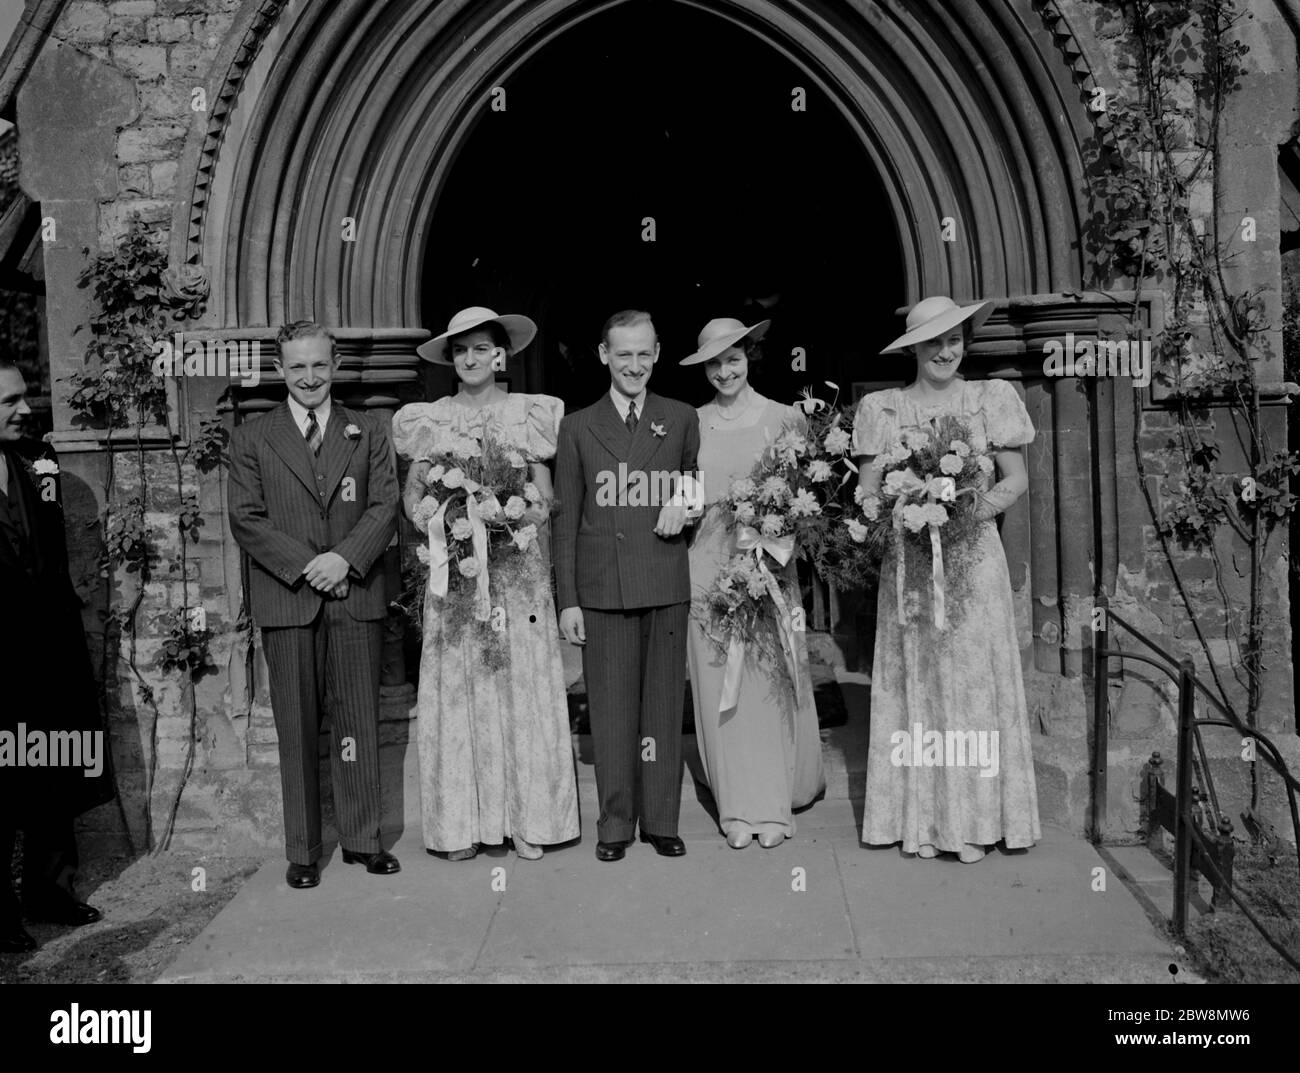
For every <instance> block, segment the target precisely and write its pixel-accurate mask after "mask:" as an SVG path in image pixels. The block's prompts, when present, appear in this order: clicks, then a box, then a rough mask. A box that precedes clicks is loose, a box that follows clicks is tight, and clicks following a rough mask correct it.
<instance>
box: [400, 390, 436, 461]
mask: <svg viewBox="0 0 1300 1073" xmlns="http://www.w3.org/2000/svg"><path fill="white" fill-rule="evenodd" d="M436 434H437V424H436V422H435V421H434V419H433V412H432V407H431V406H430V404H429V403H427V402H413V403H410V404H409V405H407V406H403V407H402V408H401V409H400V410H398V411H397V413H395V414H394V415H393V447H394V449H395V450H396V451H397V453H398V454H399V455H401V456H402V457H403V458H409V459H410V460H411V461H413V462H414V461H418V460H419V459H422V458H431V457H432V456H433V455H434V454H435V453H436V452H435V451H434V447H433V444H434V439H435V436H436Z"/></svg>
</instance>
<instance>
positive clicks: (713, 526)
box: [681, 318, 826, 849]
mask: <svg viewBox="0 0 1300 1073" xmlns="http://www.w3.org/2000/svg"><path fill="white" fill-rule="evenodd" d="M766 327H767V322H766V321H763V322H761V323H760V324H757V325H754V327H752V328H746V327H745V325H743V324H742V323H741V322H740V321H737V320H731V319H729V318H721V319H719V320H712V321H710V322H709V323H708V324H706V325H705V327H704V330H703V331H702V332H701V333H700V337H699V348H698V350H697V351H696V352H695V353H694V354H692V355H691V356H690V357H688V358H686V359H684V360H683V361H682V362H681V364H682V365H694V364H703V365H704V366H705V373H706V374H707V375H708V378H709V382H710V383H711V384H712V385H713V387H714V390H715V391H716V393H717V394H716V396H715V398H714V401H713V402H711V403H708V404H707V405H705V406H702V407H701V408H700V410H699V415H700V453H699V465H700V471H701V474H702V479H703V484H704V496H705V500H706V502H707V503H708V506H707V509H706V511H705V514H704V517H703V518H702V519H701V520H700V522H699V524H698V525H697V526H696V531H695V535H694V537H693V538H692V541H691V548H690V566H691V592H692V594H693V595H694V596H695V597H697V598H698V597H699V596H700V595H701V594H702V593H704V592H705V591H707V590H708V589H709V587H710V586H711V585H712V584H713V580H714V578H715V577H716V576H717V573H718V571H719V570H720V569H721V568H722V567H723V566H725V565H726V563H727V562H728V560H730V558H731V556H732V554H733V552H734V550H735V549H734V535H733V534H732V533H731V532H730V531H729V530H728V528H727V523H728V521H729V518H728V516H727V512H726V509H725V507H724V506H723V505H722V504H721V503H720V502H719V500H721V499H722V497H724V496H725V495H726V493H727V490H728V488H729V487H730V486H731V482H732V481H733V480H735V479H736V478H738V477H744V476H746V475H748V473H749V472H750V470H751V469H752V468H753V465H754V460H755V459H756V458H757V457H758V456H759V454H760V453H761V452H762V450H763V448H764V446H765V445H766V444H767V443H769V442H771V440H774V439H775V438H776V436H777V435H778V434H779V433H780V431H781V429H782V428H783V427H784V426H785V425H786V424H787V423H799V422H800V421H801V417H802V415H800V414H799V412H798V411H797V410H796V408H795V407H793V406H784V405H782V404H780V403H777V402H773V401H772V400H771V399H767V398H764V397H763V396H762V395H760V394H759V393H758V392H757V391H755V390H754V389H753V387H751V386H750V385H749V382H748V381H749V362H750V356H751V355H752V354H754V349H753V344H754V343H756V342H757V341H758V338H761V336H762V334H763V332H764V331H765V330H766ZM780 580H781V582H782V586H783V587H788V588H789V589H790V591H792V592H793V593H795V594H797V593H798V591H799V587H798V580H797V578H796V576H795V571H794V563H793V561H791V563H790V564H789V565H788V566H787V568H786V569H785V570H784V571H783V572H782V576H781V579H780ZM795 598H796V599H797V596H796V597H795ZM696 605H697V606H696V608H695V610H694V611H693V613H692V615H691V619H690V624H689V626H688V632H687V638H686V640H687V645H686V652H687V661H688V666H689V668H690V675H691V695H692V698H693V700H694V704H695V733H696V742H697V744H698V746H699V750H700V758H701V760H703V762H704V771H705V776H706V778H707V779H708V783H709V788H710V790H711V791H712V792H713V798H714V801H715V803H716V804H717V806H718V818H719V822H720V826H721V827H722V833H723V834H724V835H725V836H726V838H727V844H728V845H730V846H731V847H732V848H733V849H743V848H744V847H745V846H748V845H749V844H750V843H751V842H752V841H753V840H754V838H755V837H757V838H758V841H759V844H760V845H761V846H763V847H764V848H772V847H775V846H779V845H780V844H781V843H782V842H783V841H784V840H785V839H786V838H789V837H790V836H792V835H793V834H794V833H795V819H794V815H793V811H792V810H793V809H796V808H800V807H802V806H804V805H807V804H809V803H810V802H812V801H813V800H814V799H815V798H816V797H817V795H818V794H820V793H821V792H822V790H824V789H825V785H826V783H825V779H824V777H823V774H822V752H821V736H820V733H819V731H818V729H817V709H816V707H815V706H814V705H813V698H812V680H811V675H810V672H809V668H808V651H807V648H806V646H805V643H804V636H803V634H802V633H797V634H795V640H796V651H797V655H798V659H799V674H800V677H801V679H802V687H803V688H802V692H801V696H800V700H799V702H798V703H796V701H795V697H794V693H793V690H792V688H791V685H790V682H789V681H788V674H787V671H786V669H785V663H784V661H783V660H777V661H775V662H771V661H764V660H761V659H760V658H759V656H758V653H757V651H756V650H755V649H754V647H753V646H752V645H751V646H750V648H749V651H748V652H747V654H746V661H745V666H744V669H743V671H742V672H741V679H740V697H739V700H738V701H737V703H736V706H735V707H734V708H731V709H729V710H728V711H725V712H719V710H718V707H719V704H720V702H721V699H722V683H723V676H724V672H725V669H726V655H725V653H723V652H720V651H719V648H718V646H717V645H716V644H715V643H714V641H713V640H711V639H710V637H709V636H708V633H707V631H706V628H705V623H704V622H703V621H702V620H701V618H700V611H699V607H698V601H696Z"/></svg>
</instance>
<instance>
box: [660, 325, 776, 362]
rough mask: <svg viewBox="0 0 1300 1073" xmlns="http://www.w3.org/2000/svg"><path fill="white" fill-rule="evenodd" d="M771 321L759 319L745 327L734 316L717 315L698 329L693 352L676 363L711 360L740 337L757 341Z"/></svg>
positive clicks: (740, 338)
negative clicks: (698, 332)
mask: <svg viewBox="0 0 1300 1073" xmlns="http://www.w3.org/2000/svg"><path fill="white" fill-rule="evenodd" d="M771 323H772V322H771V321H770V320H760V321H759V322H758V323H757V324H755V325H753V327H750V328H746V327H745V325H743V324H742V323H741V322H740V321H738V320H736V318H735V317H718V318H716V319H715V320H711V321H709V323H708V324H706V325H705V326H704V327H703V328H701V329H700V334H699V338H698V339H696V340H695V345H696V347H697V349H696V351H695V353H694V354H692V355H691V356H690V357H688V358H682V360H681V361H679V362H678V363H677V364H678V365H699V364H700V363H701V362H705V361H712V360H713V359H714V358H716V357H717V356H718V355H719V354H721V353H722V352H723V351H724V350H726V349H728V348H729V347H733V346H735V345H736V344H737V343H739V342H740V341H741V340H742V339H753V340H754V342H758V340H760V339H762V338H763V336H764V335H766V334H767V329H768V327H769V326H770V325H771Z"/></svg>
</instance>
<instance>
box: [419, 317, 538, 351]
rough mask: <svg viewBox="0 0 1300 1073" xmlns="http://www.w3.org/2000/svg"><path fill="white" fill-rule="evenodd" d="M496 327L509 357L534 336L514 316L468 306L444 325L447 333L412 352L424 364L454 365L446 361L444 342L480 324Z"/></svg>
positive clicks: (523, 320)
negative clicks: (506, 339)
mask: <svg viewBox="0 0 1300 1073" xmlns="http://www.w3.org/2000/svg"><path fill="white" fill-rule="evenodd" d="M492 323H496V324H500V325H501V327H502V328H504V329H505V332H506V335H507V336H508V337H509V339H510V353H511V354H518V353H519V351H521V350H523V349H524V347H526V346H527V345H528V344H529V343H531V342H532V341H533V337H534V336H535V335H536V334H537V325H536V324H534V323H533V322H532V321H531V320H529V319H528V318H527V317H525V316H521V315H519V314H518V313H503V314H501V315H500V316H498V315H497V314H496V313H494V312H492V310H490V309H488V308H487V307H486V306H470V307H469V308H468V309H462V310H461V311H460V312H459V313H457V314H456V315H455V316H454V317H452V318H451V320H450V321H449V322H448V323H447V330H446V331H445V332H443V333H442V334H441V335H439V336H436V337H435V338H433V339H430V340H429V341H428V342H427V343H421V344H420V345H419V346H418V347H416V348H415V352H416V353H417V354H419V355H420V357H422V358H423V359H424V360H425V361H432V362H437V364H439V365H454V364H455V362H453V361H452V360H451V359H450V358H448V357H447V342H448V340H449V339H451V337H452V336H453V335H460V334H461V333H462V332H468V331H473V329H475V328H480V327H482V326H483V325H484V324H492Z"/></svg>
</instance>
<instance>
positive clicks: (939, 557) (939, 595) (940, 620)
mask: <svg viewBox="0 0 1300 1073" xmlns="http://www.w3.org/2000/svg"><path fill="white" fill-rule="evenodd" d="M945 479H946V480H948V481H949V484H950V485H951V483H952V482H951V479H948V478H945ZM937 487H939V486H938V485H936V484H935V482H934V481H933V480H932V481H927V482H926V499H927V501H928V502H930V503H944V504H947V505H950V504H952V503H953V502H955V498H956V497H955V496H950V497H948V498H945V497H944V496H943V495H942V494H941V493H940V492H937V491H936V488H937ZM969 491H970V489H965V488H964V489H962V491H961V492H957V493H956V495H962V494H964V493H966V492H969ZM906 505H907V504H906V503H904V502H903V499H902V497H899V500H898V502H897V503H895V504H894V529H895V530H897V531H898V534H899V554H898V568H897V569H896V570H895V571H894V579H895V585H894V589H895V593H896V596H897V600H898V621H899V622H900V623H904V624H905V623H906V622H907V617H906V613H905V605H904V601H903V590H904V588H905V587H906V586H905V582H904V578H903V574H904V567H903V563H904V561H905V560H906V558H907V556H906V555H905V554H904V553H903V507H904V506H906ZM949 509H951V506H949ZM927 528H928V529H929V531H930V585H931V588H932V589H933V590H934V628H935V629H937V630H941V629H943V628H944V622H945V621H946V620H945V615H944V595H943V594H944V575H943V545H942V544H941V543H940V542H939V527H938V526H937V525H936V524H935V523H934V522H930V523H929V524H928V525H927Z"/></svg>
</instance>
